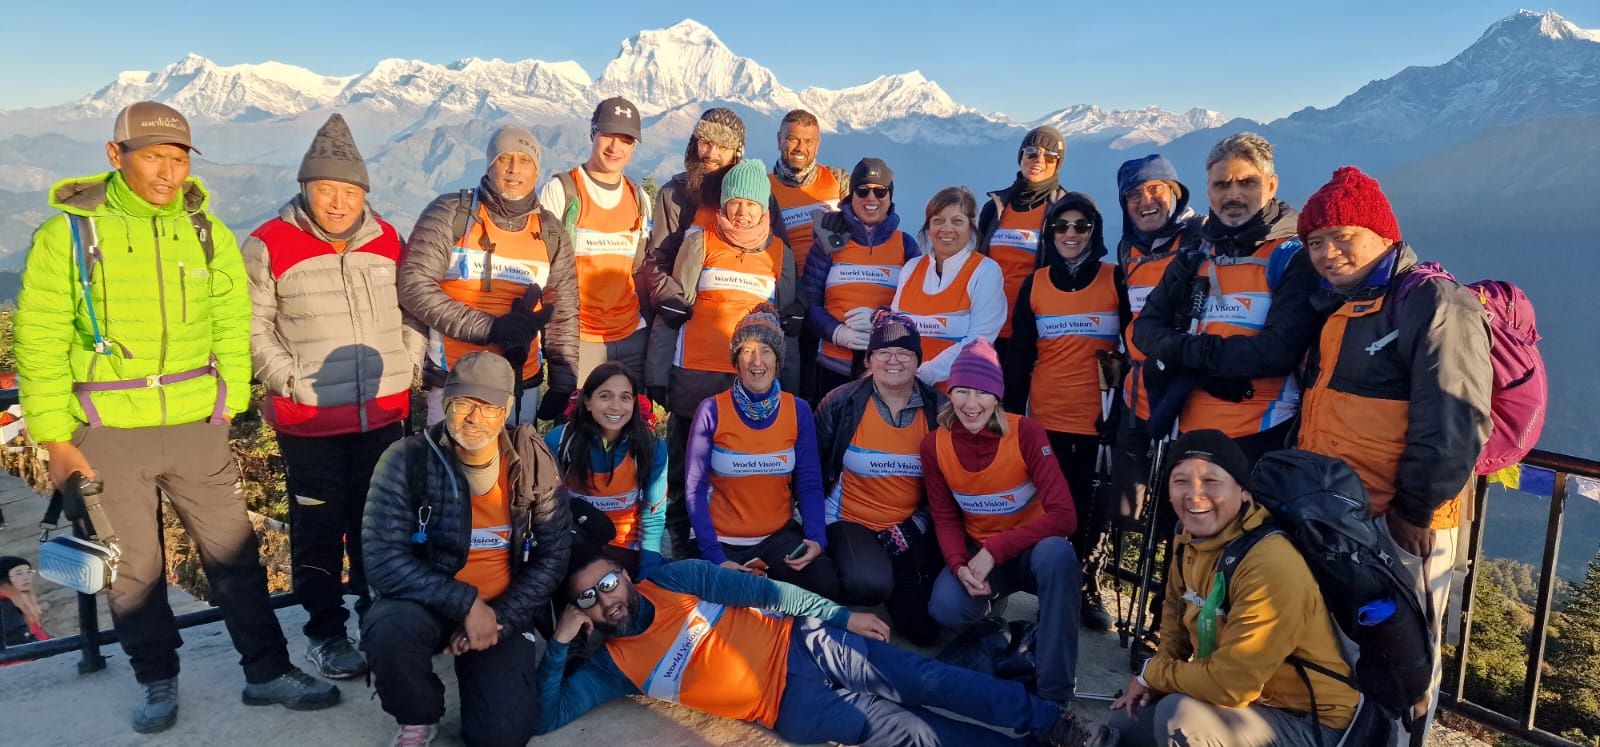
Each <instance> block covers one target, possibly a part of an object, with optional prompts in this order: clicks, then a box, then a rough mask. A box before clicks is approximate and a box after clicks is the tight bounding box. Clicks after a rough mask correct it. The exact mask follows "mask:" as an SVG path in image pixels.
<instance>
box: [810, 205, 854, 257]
mask: <svg viewBox="0 0 1600 747" xmlns="http://www.w3.org/2000/svg"><path fill="white" fill-rule="evenodd" d="M817 225H818V226H820V227H821V228H822V230H823V231H825V232H830V233H831V234H832V236H830V237H829V239H830V243H835V244H838V246H830V247H828V249H831V250H833V251H838V250H840V249H843V248H844V245H845V244H846V243H847V242H849V241H850V222H849V221H847V220H845V218H844V213H843V212H840V211H838V210H829V211H828V212H826V213H823V214H822V219H821V220H819V221H817Z"/></svg>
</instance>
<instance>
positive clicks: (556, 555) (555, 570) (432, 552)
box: [361, 352, 572, 747]
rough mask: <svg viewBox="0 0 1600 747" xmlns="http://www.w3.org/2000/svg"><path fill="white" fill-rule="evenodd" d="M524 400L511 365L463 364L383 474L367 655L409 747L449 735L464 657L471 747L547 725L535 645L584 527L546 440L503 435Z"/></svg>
mask: <svg viewBox="0 0 1600 747" xmlns="http://www.w3.org/2000/svg"><path fill="white" fill-rule="evenodd" d="M515 387H516V375H515V374H514V373H513V371H512V369H511V364H510V363H507V362H506V360H505V359H504V358H502V357H500V356H498V355H495V354H494V353H489V352H475V353H469V354H467V355H464V356H462V357H461V358H460V360H458V361H457V362H456V365H455V367H454V368H451V369H450V373H449V377H448V378H447V379H446V380H445V385H444V391H443V394H444V411H445V418H444V421H443V422H440V423H438V424H435V425H434V426H432V427H430V428H428V430H427V431H426V432H424V433H421V434H418V435H415V436H411V437H409V438H407V439H405V440H403V441H400V442H398V443H396V444H394V445H393V446H391V447H389V450H388V451H386V452H384V455H383V458H382V459H380V460H379V462H378V467H377V470H376V471H375V472H374V474H373V478H372V489H371V492H370V493H369V494H368V496H367V509H366V515H365V517H364V518H363V521H362V529H361V540H362V544H363V551H364V552H365V554H366V558H367V583H368V585H369V586H370V587H371V589H372V593H373V595H374V597H375V601H374V602H373V604H372V608H371V609H370V610H369V611H368V612H367V616H366V619H365V620H364V621H363V623H362V626H361V649H362V651H363V653H365V654H366V656H367V662H368V665H369V667H370V668H371V673H372V684H373V687H374V688H376V689H377V694H378V700H379V701H380V702H381V703H382V704H383V710H384V711H385V712H387V713H388V714H389V715H391V716H393V717H394V718H395V720H396V721H397V722H399V725H400V731H399V733H398V734H397V735H396V736H395V739H394V744H395V745H396V746H397V747H398V746H401V745H404V746H408V747H410V746H418V745H427V744H429V743H430V742H431V741H432V740H433V738H434V736H435V735H436V734H437V733H438V723H439V718H440V716H442V715H444V684H443V683H442V682H440V680H439V678H438V677H437V676H435V675H434V673H433V662H432V659H433V656H434V655H435V654H439V653H446V654H450V655H452V656H454V657H455V670H456V680H457V685H458V687H459V688H460V695H461V737H462V740H463V741H465V742H466V743H467V744H469V745H524V744H527V742H528V740H529V739H530V738H532V736H533V732H534V728H535V726H536V725H537V723H538V718H539V713H538V710H537V709H536V708H534V707H532V704H533V703H535V702H536V701H537V699H538V693H537V692H536V691H535V682H534V681H533V680H531V679H530V678H529V677H528V673H529V672H530V671H532V670H533V667H534V661H535V658H536V653H535V648H534V636H533V634H532V633H531V632H530V631H531V630H532V627H533V622H534V619H535V617H536V614H537V613H538V612H540V611H544V610H547V609H548V608H547V606H546V605H547V603H548V600H549V598H550V595H551V593H552V592H553V591H555V590H556V588H557V586H558V585H559V584H560V583H561V579H562V575H563V573H564V572H565V570H566V565H567V552H568V547H569V545H570V544H571V538H570V535H569V531H568V530H569V528H570V525H571V523H572V519H571V515H570V514H569V512H568V508H567V502H566V500H565V499H563V498H560V497H558V496H557V493H556V488H557V487H558V486H559V484H560V480H561V478H560V475H559V473H558V470H557V467H556V462H555V458H554V457H552V456H551V455H550V451H549V449H548V448H546V447H545V445H544V439H542V438H540V437H539V434H538V432H537V431H535V430H534V428H533V426H532V425H521V426H518V427H517V428H516V429H515V430H514V431H511V432H510V433H507V432H506V430H505V422H506V416H507V414H508V412H509V409H510V406H511V404H512V401H513V399H514V397H515ZM545 614H546V615H547V616H548V612H545Z"/></svg>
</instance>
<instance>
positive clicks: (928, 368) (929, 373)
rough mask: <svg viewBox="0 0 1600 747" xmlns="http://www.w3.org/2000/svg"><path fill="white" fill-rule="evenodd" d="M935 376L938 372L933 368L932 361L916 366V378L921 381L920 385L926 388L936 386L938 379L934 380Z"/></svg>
mask: <svg viewBox="0 0 1600 747" xmlns="http://www.w3.org/2000/svg"><path fill="white" fill-rule="evenodd" d="M936 376H938V372H937V371H935V370H934V368H933V361H923V362H922V365H920V366H917V378H919V379H921V380H922V383H924V384H927V385H928V386H938V384H939V379H937V378H934V377H936Z"/></svg>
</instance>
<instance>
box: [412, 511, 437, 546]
mask: <svg viewBox="0 0 1600 747" xmlns="http://www.w3.org/2000/svg"><path fill="white" fill-rule="evenodd" d="M432 518H433V506H423V507H422V508H419V509H417V531H415V532H412V533H411V544H413V545H426V544H428V521H429V520H430V519H432Z"/></svg>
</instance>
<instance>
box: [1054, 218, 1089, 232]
mask: <svg viewBox="0 0 1600 747" xmlns="http://www.w3.org/2000/svg"><path fill="white" fill-rule="evenodd" d="M1069 229H1070V230H1073V231H1077V232H1078V233H1088V232H1090V231H1093V230H1094V221H1092V220H1067V221H1059V222H1056V223H1052V224H1050V232H1051V233H1066V232H1067V231H1068V230H1069Z"/></svg>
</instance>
